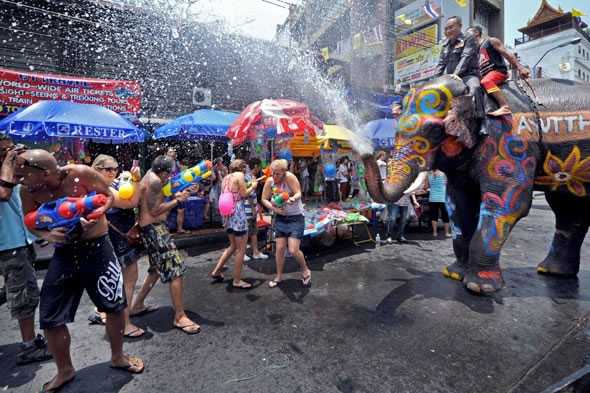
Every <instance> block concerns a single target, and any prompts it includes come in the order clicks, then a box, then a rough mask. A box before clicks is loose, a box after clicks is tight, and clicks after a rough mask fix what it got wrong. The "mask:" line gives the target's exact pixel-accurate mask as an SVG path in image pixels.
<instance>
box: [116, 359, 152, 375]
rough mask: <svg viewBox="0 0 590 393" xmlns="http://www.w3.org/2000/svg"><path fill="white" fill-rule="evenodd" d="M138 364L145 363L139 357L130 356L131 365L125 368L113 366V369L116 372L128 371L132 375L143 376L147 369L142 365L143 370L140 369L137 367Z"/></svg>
mask: <svg viewBox="0 0 590 393" xmlns="http://www.w3.org/2000/svg"><path fill="white" fill-rule="evenodd" d="M134 363H136V364H134ZM138 363H143V361H142V360H141V359H140V358H138V357H137V356H129V364H126V365H124V366H115V365H114V364H111V368H114V369H116V370H123V371H127V372H130V373H131V374H141V373H142V372H143V370H144V369H145V365H142V367H141V369H139V366H138V365H137V364H138Z"/></svg>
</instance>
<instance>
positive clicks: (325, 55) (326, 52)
mask: <svg viewBox="0 0 590 393" xmlns="http://www.w3.org/2000/svg"><path fill="white" fill-rule="evenodd" d="M322 57H323V58H324V61H328V60H329V59H330V48H322Z"/></svg>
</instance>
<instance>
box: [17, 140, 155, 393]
mask: <svg viewBox="0 0 590 393" xmlns="http://www.w3.org/2000/svg"><path fill="white" fill-rule="evenodd" d="M16 161H17V162H16V167H15V178H16V179H18V181H19V182H20V183H21V184H22V185H23V190H22V192H21V197H22V202H23V210H24V212H25V214H26V213H28V212H31V211H34V210H36V209H37V208H39V206H40V205H41V204H43V203H45V202H49V201H53V200H56V199H58V198H62V197H66V196H67V197H83V196H86V195H88V194H89V193H91V192H96V193H97V194H104V195H106V196H107V200H108V201H107V203H106V204H105V205H104V206H102V207H101V208H99V209H98V210H97V211H96V213H98V214H99V215H100V214H101V213H103V214H102V215H100V218H98V219H95V220H85V219H84V218H82V219H80V223H79V224H78V225H77V226H76V228H75V230H73V231H66V229H64V228H55V229H52V230H35V231H33V233H34V234H35V235H36V236H38V237H41V238H43V239H45V240H47V241H49V242H52V243H55V252H54V255H53V258H52V260H51V262H50V264H49V268H48V270H47V274H46V276H45V280H44V282H43V287H42V289H41V302H40V307H39V316H40V325H41V328H42V329H44V330H45V335H46V337H47V342H48V345H49V349H50V351H51V354H52V355H53V358H54V359H55V363H56V366H57V375H56V376H55V378H53V379H52V380H51V381H49V382H47V383H46V384H45V385H44V386H43V390H42V391H44V392H47V391H56V390H59V389H60V388H61V387H62V386H64V385H65V384H67V383H69V382H70V381H72V380H73V379H74V375H75V370H74V366H73V364H72V359H71V356H70V334H69V331H68V328H67V327H66V324H67V323H70V322H73V321H74V316H75V314H76V310H77V308H78V305H79V304H80V298H81V297H82V294H83V292H84V290H86V292H87V294H88V296H89V297H90V299H91V300H92V302H93V303H94V305H95V306H96V307H97V309H98V310H99V311H100V312H105V313H106V314H107V320H106V331H107V335H108V337H109V341H110V344H111V367H114V368H119V369H123V370H126V371H128V372H131V373H140V372H142V371H143V368H144V364H143V361H142V360H141V359H139V358H137V357H134V356H128V355H126V354H125V353H124V352H123V330H124V327H125V321H124V314H123V310H124V309H125V307H126V299H125V293H124V291H123V276H122V272H121V267H120V264H119V262H118V261H117V257H116V255H115V253H114V250H113V246H112V244H111V241H110V239H109V236H108V223H107V220H106V218H105V216H104V213H105V212H106V211H107V210H108V209H109V208H110V207H111V205H112V203H113V195H112V194H111V191H110V189H109V184H107V182H106V180H105V179H104V177H103V176H102V175H101V174H100V173H98V172H97V171H96V170H94V169H92V168H90V167H88V166H85V165H66V166H64V167H58V165H57V161H56V160H55V158H54V157H53V155H51V154H50V153H49V152H47V151H45V150H38V149H36V150H27V151H25V152H23V153H21V154H20V155H19V156H18V158H17V160H16Z"/></svg>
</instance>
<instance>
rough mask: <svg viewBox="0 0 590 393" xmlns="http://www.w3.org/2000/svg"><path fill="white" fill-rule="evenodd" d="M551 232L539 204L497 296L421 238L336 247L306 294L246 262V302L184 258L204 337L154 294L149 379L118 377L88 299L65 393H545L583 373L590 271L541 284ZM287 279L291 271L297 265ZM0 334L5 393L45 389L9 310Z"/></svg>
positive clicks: (317, 258)
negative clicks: (449, 271)
mask: <svg viewBox="0 0 590 393" xmlns="http://www.w3.org/2000/svg"><path fill="white" fill-rule="evenodd" d="M552 228H553V214H552V213H551V211H550V210H549V208H548V207H547V205H546V203H545V201H544V199H543V198H542V197H541V198H537V199H536V200H535V203H534V208H533V209H532V210H531V214H530V215H529V217H527V218H526V219H524V220H523V221H521V222H520V223H519V224H518V226H517V227H516V229H515V230H514V232H513V234H512V236H511V237H510V240H509V241H508V243H507V244H506V246H505V248H504V251H503V255H502V264H503V266H504V269H505V279H506V282H507V286H506V288H505V289H504V290H503V291H502V292H501V293H500V294H499V295H497V296H496V297H494V298H483V297H476V296H472V295H469V294H468V293H467V292H466V291H465V290H464V289H463V287H462V286H461V285H460V284H459V283H456V282H453V281H449V280H446V279H445V278H443V277H442V275H441V274H440V273H439V272H440V270H441V268H442V267H443V266H444V264H446V263H450V262H451V261H452V259H453V257H452V250H451V242H450V240H446V239H437V240H433V239H430V238H429V237H428V236H425V235H422V234H419V233H410V235H409V236H408V238H409V239H410V240H414V241H413V242H410V243H408V244H403V245H398V244H394V245H389V246H383V247H381V248H379V249H373V248H370V247H367V248H361V247H355V246H352V244H351V242H350V241H341V242H338V243H337V244H336V245H335V246H333V249H332V250H329V251H327V250H322V251H317V252H308V257H309V260H310V262H311V266H312V270H313V285H312V287H311V288H310V289H306V288H303V287H302V285H301V282H300V281H299V278H300V275H299V274H298V273H293V274H290V275H289V276H288V279H287V280H286V281H284V282H283V284H282V285H281V287H280V288H275V289H269V288H268V287H267V285H266V280H268V279H270V278H272V275H270V274H271V273H272V271H273V265H274V261H273V260H269V261H254V262H250V263H249V268H246V269H245V271H244V277H246V278H248V279H251V282H253V283H254V284H255V288H254V289H253V290H251V291H239V290H232V289H231V288H230V285H229V284H230V282H229V281H228V282H226V283H224V284H210V281H209V280H208V279H207V273H208V272H209V271H210V270H211V268H212V266H213V263H214V262H215V261H216V259H217V258H218V257H219V255H220V252H221V250H219V249H216V250H213V251H207V252H204V253H201V251H200V250H199V249H189V250H188V253H189V255H190V257H189V258H188V266H189V269H188V273H187V276H186V281H185V299H186V301H185V303H186V307H187V309H188V310H190V316H191V317H194V318H195V319H196V320H197V321H198V322H199V323H200V324H202V328H203V331H202V333H201V334H199V335H197V336H187V335H185V334H183V333H182V332H180V331H179V330H176V329H173V328H172V323H171V322H172V315H173V313H172V309H171V307H170V301H169V296H168V289H167V287H166V286H164V285H162V284H158V285H157V286H156V288H155V289H154V290H153V291H152V296H151V297H150V298H148V301H149V303H150V304H157V305H160V306H161V308H160V310H159V311H157V312H154V313H152V314H148V315H146V316H143V317H140V318H136V319H135V321H136V323H137V324H138V325H140V326H141V327H143V328H145V329H147V330H148V331H149V333H148V334H147V336H146V337H145V338H142V339H139V340H135V341H128V342H127V343H126V345H125V349H126V351H128V352H129V353H131V354H134V355H139V356H141V357H143V359H144V360H145V362H146V371H145V372H144V373H143V374H141V375H134V376H132V375H130V374H127V373H125V372H122V371H114V370H111V369H110V368H109V367H108V365H109V363H108V362H107V360H108V359H109V350H108V344H107V341H106V339H105V335H104V328H102V327H98V326H89V325H88V323H87V321H86V317H87V315H88V314H89V313H90V312H91V310H92V305H91V304H90V302H89V300H88V298H87V297H86V296H85V297H84V299H83V301H82V305H81V306H80V309H79V311H78V315H77V321H76V322H75V323H74V324H72V325H70V328H71V331H72V354H73V358H74V362H75V365H76V367H77V369H78V374H77V378H76V380H75V381H74V382H73V383H72V384H71V385H70V386H68V388H66V389H64V390H63V392H101V393H102V392H156V391H159V392H174V391H179V392H180V391H182V392H498V393H499V392H518V393H520V392H523V393H528V392H540V391H542V390H543V389H544V388H546V387H548V386H549V385H551V384H553V383H555V382H557V381H558V380H559V379H561V378H563V377H565V376H566V375H568V374H570V373H572V372H574V371H576V370H577V369H578V368H580V367H582V366H583V362H584V357H585V356H586V354H587V353H588V352H590V350H589V348H590V346H589V345H588V344H589V341H590V338H589V337H588V336H587V334H586V329H587V319H588V316H589V312H590V268H589V266H588V265H587V264H586V265H585V266H584V267H583V270H582V272H581V273H580V275H579V279H578V280H575V279H570V280H557V279H550V278H544V277H541V276H538V275H537V274H536V273H535V267H536V264H537V263H538V262H539V261H540V260H541V259H542V258H543V257H544V255H545V252H546V250H547V248H548V246H549V243H550V240H551V237H552V233H553V232H552ZM589 244H590V243H589V242H588V241H586V242H585V244H584V250H583V255H582V256H583V260H586V261H587V260H588V259H589V256H590V255H589V253H590V246H589ZM145 268H146V263H145V261H143V260H142V262H141V270H142V271H145ZM287 268H288V269H289V270H290V271H295V263H294V261H289V262H288V264H287ZM42 274H43V272H40V279H41V278H42ZM226 276H231V268H230V270H229V271H228V272H226ZM0 331H2V334H1V336H0V390H6V391H11V392H31V391H35V389H39V387H40V386H41V384H42V383H43V382H44V381H46V380H48V379H50V378H51V377H52V375H53V373H54V370H55V369H54V366H53V364H52V363H45V364H41V365H39V364H37V365H30V366H24V367H18V368H17V367H16V366H15V365H14V355H15V352H16V348H17V344H16V343H17V342H18V338H19V335H18V332H17V324H16V323H15V321H12V320H10V319H9V315H8V310H7V308H6V305H3V306H1V307H0Z"/></svg>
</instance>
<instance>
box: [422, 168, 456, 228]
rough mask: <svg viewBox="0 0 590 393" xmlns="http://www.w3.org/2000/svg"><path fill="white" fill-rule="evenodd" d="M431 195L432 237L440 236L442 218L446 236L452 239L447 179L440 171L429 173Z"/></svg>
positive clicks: (429, 206) (429, 207)
mask: <svg viewBox="0 0 590 393" xmlns="http://www.w3.org/2000/svg"><path fill="white" fill-rule="evenodd" d="M427 187H428V188H430V194H429V196H428V210H429V212H430V223H431V224H432V236H434V237H437V236H438V229H437V226H438V219H439V217H440V218H442V221H443V225H444V228H445V236H446V237H450V236H451V231H450V228H449V227H450V226H449V214H448V212H447V206H446V200H447V177H446V176H445V174H444V173H443V172H441V171H439V170H438V169H437V170H435V171H430V172H429V173H428V184H427Z"/></svg>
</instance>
